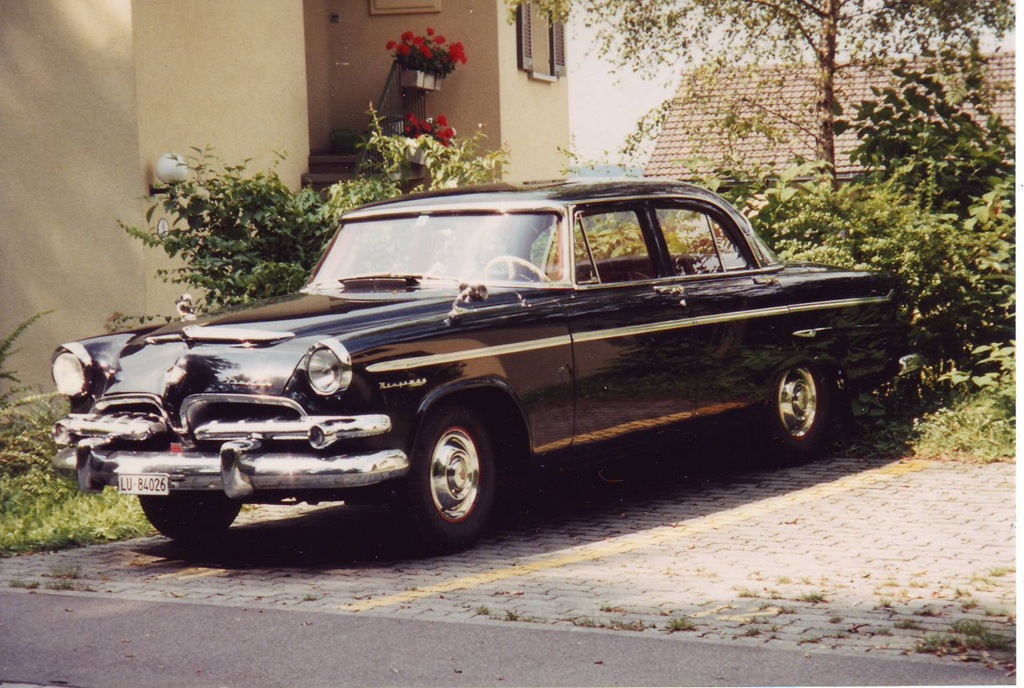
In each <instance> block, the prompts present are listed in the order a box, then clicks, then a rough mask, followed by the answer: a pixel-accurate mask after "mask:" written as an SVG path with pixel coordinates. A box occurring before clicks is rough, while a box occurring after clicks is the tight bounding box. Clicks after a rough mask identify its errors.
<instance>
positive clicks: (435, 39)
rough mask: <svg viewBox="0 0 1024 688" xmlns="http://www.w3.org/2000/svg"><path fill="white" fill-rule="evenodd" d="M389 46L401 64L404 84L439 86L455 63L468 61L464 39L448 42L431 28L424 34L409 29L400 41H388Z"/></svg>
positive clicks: (419, 86)
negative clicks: (417, 33) (463, 43)
mask: <svg viewBox="0 0 1024 688" xmlns="http://www.w3.org/2000/svg"><path fill="white" fill-rule="evenodd" d="M386 47H387V49H388V50H390V51H391V55H392V57H394V58H395V60H397V61H398V64H400V65H401V66H402V70H403V71H402V86H405V87H407V88H419V89H422V90H425V91H436V90H440V88H441V80H442V79H444V78H445V77H446V76H448V75H449V74H451V73H452V72H453V71H454V70H455V65H456V64H457V63H459V62H461V63H462V64H466V49H465V47H464V46H463V45H462V43H459V42H456V43H449V42H448V39H446V38H445V37H444V36H442V35H440V34H437V33H436V32H435V31H434V30H433V29H431V28H428V29H427V33H426V35H424V36H417V35H416V34H414V33H413V32H412V31H406V32H405V33H403V34H402V36H401V38H400V39H399V40H398V41H388V43H387V46H386Z"/></svg>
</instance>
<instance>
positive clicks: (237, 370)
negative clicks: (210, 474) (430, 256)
mask: <svg viewBox="0 0 1024 688" xmlns="http://www.w3.org/2000/svg"><path fill="white" fill-rule="evenodd" d="M455 295H456V293H455V292H454V291H451V292H447V291H444V292H439V291H432V292H429V293H427V292H398V293H384V294H379V293H369V294H366V295H363V294H357V295H353V296H346V297H344V298H340V297H337V296H330V295H323V294H303V295H296V296H292V297H285V298H282V299H275V300H273V301H268V302H265V303H263V304H260V305H257V306H256V307H251V308H247V309H244V310H235V311H228V312H223V313H220V314H217V315H212V316H208V317H203V318H199V319H197V320H193V321H188V322H175V323H171V324H168V325H166V326H164V327H161V328H158V329H156V330H153V331H150V332H147V333H144V334H138V335H136V336H134V337H133V338H131V339H130V340H129V341H128V342H127V343H126V345H125V346H124V348H123V349H122V350H121V351H120V353H119V354H118V356H117V357H116V360H114V361H111V362H110V363H111V364H110V366H109V370H108V372H107V378H108V381H107V384H106V389H105V390H104V392H103V393H104V394H106V395H112V394H152V395H157V396H160V397H164V398H166V399H167V401H168V402H174V401H175V398H177V401H178V402H180V401H181V400H182V399H184V398H185V397H187V396H190V395H192V394H204V393H207V394H211V393H225V394H239V393H240V394H268V395H281V394H282V393H283V392H284V390H285V387H286V386H287V385H288V382H289V380H290V379H291V378H292V376H293V374H294V372H295V368H296V366H297V365H298V364H299V362H300V361H301V360H302V358H303V356H305V354H306V352H308V351H309V349H310V348H311V347H312V346H313V345H314V344H315V343H316V342H318V341H319V340H321V339H324V338H326V337H340V338H342V339H343V340H347V339H348V338H351V337H353V336H356V335H365V334H367V333H372V332H374V331H378V330H380V329H385V328H390V327H394V326H395V325H397V324H399V323H402V324H403V325H408V324H413V323H415V322H417V321H424V322H434V323H441V322H442V321H443V319H444V314H445V313H446V312H447V311H448V310H449V309H450V308H451V304H452V301H453V299H454V298H455ZM169 405H170V406H172V407H176V406H177V405H178V404H177V403H171V404H169Z"/></svg>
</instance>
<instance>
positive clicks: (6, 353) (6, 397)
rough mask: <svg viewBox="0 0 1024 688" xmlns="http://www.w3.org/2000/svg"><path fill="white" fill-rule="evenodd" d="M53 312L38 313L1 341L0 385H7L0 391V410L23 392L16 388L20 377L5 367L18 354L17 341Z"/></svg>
mask: <svg viewBox="0 0 1024 688" xmlns="http://www.w3.org/2000/svg"><path fill="white" fill-rule="evenodd" d="M52 312H53V311H46V312H45V313H36V314H35V315H33V316H32V317H31V318H29V319H28V320H26V321H24V322H23V323H21V324H20V325H18V326H17V327H15V328H14V331H13V332H11V333H10V334H9V335H7V336H6V337H4V338H3V339H0V383H3V382H6V383H7V387H6V389H0V409H3V408H4V407H5V406H7V404H9V403H10V401H11V398H12V397H13V396H14V395H15V394H18V393H19V392H21V391H22V389H21V388H20V387H17V386H16V385H17V384H18V383H19V382H21V381H20V380H19V379H18V376H17V374H16V373H15V371H13V370H7V368H6V367H5V366H6V365H7V359H8V358H10V357H11V356H12V355H14V354H15V353H16V349H15V348H14V342H15V340H17V339H18V337H20V336H21V335H22V334H23V333H24V332H25V330H27V329H28V328H29V327H31V326H32V324H33V323H35V321H36V320H39V318H41V317H43V316H44V315H47V314H49V313H52Z"/></svg>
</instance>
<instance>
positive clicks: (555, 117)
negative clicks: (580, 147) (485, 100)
mask: <svg viewBox="0 0 1024 688" xmlns="http://www.w3.org/2000/svg"><path fill="white" fill-rule="evenodd" d="M497 45H498V51H497V52H498V55H499V56H500V62H499V74H500V79H499V81H500V83H501V90H500V94H499V95H500V109H501V124H500V126H501V138H502V141H504V142H505V143H506V144H507V145H508V147H509V149H510V150H511V153H512V162H511V165H509V167H508V169H507V170H506V171H505V180H506V181H511V182H523V181H530V180H542V179H557V178H561V177H564V176H565V174H564V170H565V169H566V168H568V166H569V161H568V159H567V158H566V156H565V153H564V151H568V150H569V86H568V79H570V78H572V75H571V74H570V75H569V76H568V77H567V78H560V79H558V80H557V81H542V80H539V79H531V78H530V76H529V74H527V73H526V72H524V71H522V70H520V69H519V67H518V64H517V61H516V31H515V26H514V25H512V24H509V22H508V20H507V16H506V14H505V13H504V12H502V13H501V14H500V15H499V16H498V17H497ZM534 59H537V57H536V56H535V58H534ZM540 59H541V60H543V59H545V58H544V57H543V56H542V57H541V58H540Z"/></svg>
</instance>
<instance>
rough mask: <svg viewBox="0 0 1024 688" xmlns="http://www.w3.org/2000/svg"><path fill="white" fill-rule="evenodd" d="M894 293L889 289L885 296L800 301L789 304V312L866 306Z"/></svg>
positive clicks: (890, 296) (890, 298)
mask: <svg viewBox="0 0 1024 688" xmlns="http://www.w3.org/2000/svg"><path fill="white" fill-rule="evenodd" d="M894 294H895V292H894V291H892V290H890V291H889V293H888V294H886V295H885V296H862V297H858V298H855V299H836V300H834V301H815V302H812V303H802V304H800V305H799V306H790V307H789V312H790V313H805V312H807V311H821V310H828V309H829V308H849V307H851V306H866V305H868V304H872V303H885V302H887V301H892V297H893V295H894Z"/></svg>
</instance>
